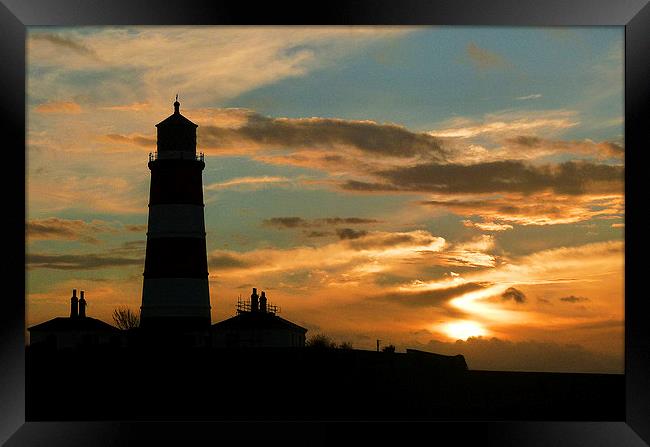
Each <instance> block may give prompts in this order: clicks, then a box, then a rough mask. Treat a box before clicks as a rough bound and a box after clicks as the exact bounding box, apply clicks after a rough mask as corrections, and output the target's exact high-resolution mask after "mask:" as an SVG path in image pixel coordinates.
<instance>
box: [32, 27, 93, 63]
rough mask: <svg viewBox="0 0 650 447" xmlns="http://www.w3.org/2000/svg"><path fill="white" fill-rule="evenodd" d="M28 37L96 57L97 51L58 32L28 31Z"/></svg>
mask: <svg viewBox="0 0 650 447" xmlns="http://www.w3.org/2000/svg"><path fill="white" fill-rule="evenodd" d="M29 37H30V38H31V39H33V40H35V41H42V42H47V43H49V44H51V45H54V46H56V47H59V48H63V49H67V50H71V51H73V52H74V53H77V54H81V55H83V56H88V57H91V58H93V59H96V58H97V53H96V52H95V51H94V50H93V49H92V48H89V47H88V46H86V45H84V44H83V43H81V42H80V41H79V40H77V39H73V38H71V37H65V36H62V35H60V34H51V33H30V36H29Z"/></svg>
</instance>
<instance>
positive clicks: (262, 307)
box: [260, 290, 266, 313]
mask: <svg viewBox="0 0 650 447" xmlns="http://www.w3.org/2000/svg"><path fill="white" fill-rule="evenodd" d="M260 311H261V312H264V313H266V292H264V291H263V290H262V297H261V298H260Z"/></svg>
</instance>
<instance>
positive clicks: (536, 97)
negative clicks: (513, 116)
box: [517, 93, 542, 101]
mask: <svg viewBox="0 0 650 447" xmlns="http://www.w3.org/2000/svg"><path fill="white" fill-rule="evenodd" d="M541 97H542V95H541V94H540V93H533V94H532V95H526V96H517V99H519V100H520V101H526V100H528V99H539V98H541Z"/></svg>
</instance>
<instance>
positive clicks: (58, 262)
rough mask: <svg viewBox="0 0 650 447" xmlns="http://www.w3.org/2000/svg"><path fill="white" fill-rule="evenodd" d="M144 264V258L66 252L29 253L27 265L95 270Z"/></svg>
mask: <svg viewBox="0 0 650 447" xmlns="http://www.w3.org/2000/svg"><path fill="white" fill-rule="evenodd" d="M132 265H141V266H143V265H144V260H143V259H142V258H137V259H135V258H127V257H120V256H107V255H104V254H93V253H90V254H65V255H52V254H40V253H33V254H32V253H28V254H27V267H28V269H29V270H34V269H54V270H80V271H81V270H95V269H103V268H112V267H124V266H132Z"/></svg>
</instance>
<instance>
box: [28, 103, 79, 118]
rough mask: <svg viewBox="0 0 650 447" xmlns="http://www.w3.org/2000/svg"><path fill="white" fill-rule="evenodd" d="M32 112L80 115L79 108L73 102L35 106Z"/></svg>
mask: <svg viewBox="0 0 650 447" xmlns="http://www.w3.org/2000/svg"><path fill="white" fill-rule="evenodd" d="M34 110H35V111H36V112H38V113H52V114H56V113H61V114H72V115H75V114H78V113H81V106H80V105H79V104H77V103H76V102H73V101H53V102H46V103H43V104H39V105H37V106H36V107H35V108H34Z"/></svg>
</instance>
